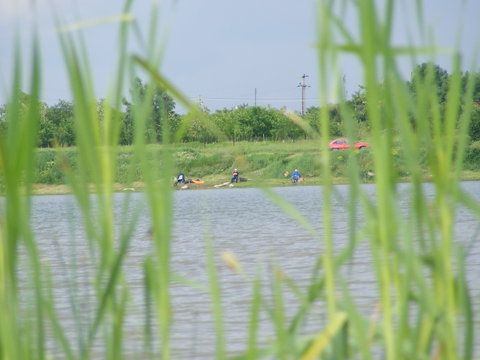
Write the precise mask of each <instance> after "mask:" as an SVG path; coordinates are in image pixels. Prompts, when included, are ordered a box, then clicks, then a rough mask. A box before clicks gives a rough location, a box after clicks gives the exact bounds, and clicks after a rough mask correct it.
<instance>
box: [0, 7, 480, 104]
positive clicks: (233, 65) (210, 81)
mask: <svg viewBox="0 0 480 360" xmlns="http://www.w3.org/2000/svg"><path fill="white" fill-rule="evenodd" d="M379 3H380V1H379ZM415 3H416V0H399V1H397V4H398V6H397V10H396V21H395V24H396V26H395V33H394V39H395V42H396V43H397V44H398V45H407V44H408V41H409V40H408V39H409V34H410V36H412V37H413V38H417V36H416V27H415V24H416V20H415V17H414V16H412V14H413V11H412V10H413V9H414V7H415ZM35 7H36V8H33V7H32V4H31V0H0V42H1V44H2V50H1V51H0V104H1V103H4V102H5V101H6V96H7V94H8V92H9V88H10V85H9V84H10V82H11V73H12V71H11V70H12V58H13V52H14V51H13V50H14V45H13V44H14V37H15V33H16V32H19V33H20V39H21V41H20V43H21V46H20V48H21V50H22V52H23V53H24V55H25V56H24V57H28V48H29V41H28V34H29V33H30V31H31V28H32V25H31V24H32V23H33V22H36V23H37V24H38V28H39V29H40V37H41V44H42V58H43V69H44V72H43V74H44V75H43V99H44V100H45V101H46V102H48V103H50V104H53V103H55V102H56V101H57V100H58V99H70V91H69V87H68V82H67V79H66V76H65V71H64V64H63V59H62V56H61V54H60V50H59V46H58V37H57V34H56V31H55V27H54V25H53V21H52V8H53V9H55V11H56V12H57V14H58V15H59V16H60V18H61V19H62V20H63V21H64V22H66V23H70V22H73V21H79V20H92V19H94V18H98V17H108V16H112V15H116V14H119V13H120V12H121V8H122V2H121V1H119V0H102V1H100V0H77V1H74V0H50V1H47V0H37V1H36V6H35ZM160 8H161V14H162V15H161V26H160V32H161V34H163V35H165V36H163V35H162V36H160V38H166V39H167V40H166V43H165V56H164V58H163V63H162V66H161V69H162V71H163V73H164V74H165V75H166V76H167V77H168V78H169V79H170V80H171V81H172V82H173V83H174V84H176V85H177V86H178V87H179V88H180V89H181V90H183V91H184V93H185V94H187V96H189V97H191V98H192V99H194V100H196V101H198V99H201V100H202V102H203V103H204V104H205V105H206V106H207V107H208V108H209V109H211V110H215V109H219V108H223V107H227V108H231V107H233V106H235V105H239V104H249V105H253V104H254V94H255V89H257V104H258V105H271V106H274V107H286V108H288V109H291V110H299V109H300V107H301V101H300V94H301V89H300V88H299V87H298V86H297V85H298V84H299V82H300V81H301V76H302V74H308V75H309V78H308V84H309V85H310V86H311V87H309V88H307V92H306V98H307V101H306V105H307V106H311V105H317V104H318V101H317V100H316V99H317V98H318V95H319V94H318V86H317V83H318V72H317V70H316V69H317V55H316V51H315V49H314V42H315V38H316V35H315V28H316V24H315V20H316V15H315V11H316V10H315V9H316V1H315V0H236V1H233V0H176V1H175V0H164V1H160ZM150 9H151V2H150V1H138V0H137V1H136V2H135V3H134V8H133V12H134V16H135V18H136V21H137V22H138V24H140V26H141V27H143V28H144V30H145V29H146V27H147V25H148V21H149V14H150V11H151V10H150ZM351 10H352V9H350V10H349V11H348V12H345V13H344V14H342V15H343V16H344V19H345V22H346V23H347V25H348V26H349V28H350V30H351V31H352V33H353V34H354V35H355V34H356V33H358V32H357V31H356V30H357V24H356V22H355V18H354V14H353V12H352V11H351ZM424 14H425V21H426V23H427V24H428V26H429V28H430V31H431V35H432V37H433V39H434V41H435V43H436V44H437V45H438V46H442V47H445V48H454V47H455V46H456V44H457V40H458V38H459V37H458V35H459V34H461V39H462V40H461V42H460V50H461V53H462V54H463V55H464V59H465V66H464V67H465V68H471V66H472V63H473V55H474V53H475V51H477V50H478V45H479V35H480V31H479V30H480V21H478V19H477V17H478V15H479V14H480V1H479V0H425V1H424ZM117 27H118V26H117V24H102V25H98V26H94V27H90V28H87V29H85V30H84V35H85V39H86V43H87V46H88V51H89V54H90V59H91V66H92V71H93V74H94V81H95V86H96V90H97V96H98V97H104V96H105V94H106V91H107V88H108V84H110V80H111V79H112V76H113V72H114V68H115V64H116V34H117ZM416 41H417V40H416ZM134 47H135V48H138V49H140V46H139V45H138V44H137V45H134ZM449 58H450V57H449V56H447V55H443V56H440V57H438V58H437V59H436V61H437V62H438V63H439V64H440V65H442V66H443V67H446V68H447V69H448V66H449ZM341 68H342V69H341V70H342V73H344V74H345V84H346V87H347V94H351V93H353V92H354V91H355V90H357V89H358V87H359V85H361V84H362V73H361V69H360V68H359V66H358V63H357V62H356V61H354V60H353V59H352V58H348V57H345V58H344V59H342V62H341ZM402 69H403V72H404V74H405V76H409V73H410V70H411V68H410V62H409V61H408V60H405V61H404V62H403V63H402ZM475 69H476V70H478V67H476V68H475ZM25 90H27V89H25Z"/></svg>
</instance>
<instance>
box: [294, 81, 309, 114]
mask: <svg viewBox="0 0 480 360" xmlns="http://www.w3.org/2000/svg"><path fill="white" fill-rule="evenodd" d="M307 77H308V75H305V74H303V75H302V82H300V83H298V85H297V87H300V88H302V116H303V115H305V88H307V87H310V85H307V84H306V83H305V79H306V78H307Z"/></svg>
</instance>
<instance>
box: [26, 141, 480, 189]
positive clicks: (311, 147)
mask: <svg viewBox="0 0 480 360" xmlns="http://www.w3.org/2000/svg"><path fill="white" fill-rule="evenodd" d="M162 147H163V145H150V146H149V151H148V152H149V153H150V155H151V156H152V157H153V158H156V157H157V156H158V154H159V153H160V152H161V150H162ZM171 148H172V153H173V160H174V167H175V170H176V172H183V173H184V174H185V175H186V177H187V178H192V179H196V178H200V179H202V180H204V181H205V187H210V186H213V185H214V184H218V183H223V182H226V181H228V180H229V179H230V174H231V172H232V170H233V168H238V169H239V170H240V172H241V176H242V177H245V178H247V179H249V180H250V181H247V182H246V183H241V184H238V186H260V185H262V186H282V185H286V184H290V182H289V179H290V178H289V175H290V173H291V172H292V171H293V170H294V169H295V168H297V169H299V170H300V172H301V173H302V175H303V176H304V178H305V184H320V183H321V166H320V159H321V156H320V152H321V150H320V149H321V147H320V144H319V143H318V142H317V141H315V140H305V141H284V142H271V141H263V142H237V143H235V144H233V143H216V144H199V143H185V144H173V145H171ZM333 155H334V156H332V159H331V169H332V175H333V178H334V181H335V182H337V183H344V182H347V181H348V180H347V178H348V174H347V171H348V158H349V156H355V157H356V158H357V161H358V164H359V172H360V174H359V175H360V178H361V179H363V180H364V181H365V182H368V181H371V180H373V175H374V171H373V158H372V152H371V150H370V149H363V150H361V151H353V152H350V151H336V152H334V153H333ZM392 155H393V156H394V159H395V167H396V170H397V176H398V180H399V181H408V178H409V172H408V169H407V167H406V166H405V163H404V157H403V154H402V151H401V150H400V148H399V147H395V148H392ZM426 157H427V155H426V154H425V159H426ZM159 167H161V164H159ZM76 168H77V150H76V148H74V147H71V148H59V149H38V151H37V165H36V170H35V177H34V179H35V181H34V182H35V184H37V185H36V186H35V187H34V191H35V193H40V194H46V193H65V192H69V188H68V186H65V185H66V184H67V183H68V180H67V175H66V174H67V173H68V172H69V171H72V172H75V171H76ZM426 168H427V167H425V169H426ZM430 176H431V174H429V172H428V171H427V170H425V172H424V178H425V180H429V178H430ZM463 178H464V179H465V180H474V179H480V142H475V143H472V144H471V145H470V146H469V148H468V150H467V152H466V158H465V166H464V172H463ZM143 181H144V179H143V176H142V172H141V171H140V169H139V165H138V164H136V160H135V159H134V155H133V149H132V147H129V146H124V147H120V149H119V151H118V155H117V164H116V173H115V179H114V182H115V183H116V184H117V187H116V189H117V190H118V191H121V190H124V189H125V188H127V189H134V190H142V189H143Z"/></svg>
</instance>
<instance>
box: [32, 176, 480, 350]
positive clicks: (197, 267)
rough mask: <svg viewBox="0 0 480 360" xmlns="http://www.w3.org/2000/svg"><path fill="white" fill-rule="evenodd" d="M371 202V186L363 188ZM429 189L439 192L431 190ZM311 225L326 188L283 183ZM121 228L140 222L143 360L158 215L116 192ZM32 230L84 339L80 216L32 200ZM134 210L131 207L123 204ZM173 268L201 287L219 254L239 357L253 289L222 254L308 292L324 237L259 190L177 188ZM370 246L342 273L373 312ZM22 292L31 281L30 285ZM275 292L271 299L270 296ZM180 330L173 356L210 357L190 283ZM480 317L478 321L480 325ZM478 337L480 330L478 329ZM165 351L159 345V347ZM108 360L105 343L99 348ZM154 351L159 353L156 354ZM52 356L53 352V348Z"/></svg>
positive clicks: (180, 291)
mask: <svg viewBox="0 0 480 360" xmlns="http://www.w3.org/2000/svg"><path fill="white" fill-rule="evenodd" d="M464 188H465V189H466V190H467V191H468V192H469V193H470V194H472V196H474V197H475V198H477V200H478V199H479V198H480V182H466V183H464ZM364 189H365V191H366V192H367V193H369V194H371V196H373V193H374V188H373V186H371V185H366V186H365V187H364ZM426 189H427V193H430V196H433V195H432V190H431V187H430V186H429V185H426ZM335 190H336V196H335V199H334V202H335V210H334V231H335V246H336V250H337V251H338V250H340V249H342V248H343V247H344V246H345V245H346V241H347V239H348V224H347V219H348V216H347V213H346V205H345V204H346V201H347V199H348V190H349V188H348V186H337V187H336V188H335ZM275 191H276V192H278V193H279V194H280V195H281V196H282V197H283V198H285V199H286V200H287V201H288V202H290V203H291V204H292V205H294V207H295V208H296V209H298V210H299V211H300V212H301V213H302V214H303V215H304V216H305V218H307V219H308V220H309V222H310V223H311V224H312V225H313V227H314V228H315V229H316V230H317V231H318V233H319V234H322V231H323V229H322V220H321V216H322V202H321V188H320V187H306V186H302V187H284V188H278V189H275ZM400 192H401V193H402V194H403V193H404V194H405V196H400V198H401V199H402V201H403V203H402V204H401V208H402V209H401V211H402V212H403V213H404V215H405V216H407V209H408V196H407V194H408V185H400ZM115 200H116V202H117V207H116V211H117V215H116V218H115V221H116V224H117V228H118V229H120V228H122V226H127V225H128V224H130V223H131V222H132V221H135V218H136V216H138V222H137V226H136V228H135V232H134V238H133V240H132V243H131V246H130V249H129V252H128V255H127V258H126V261H125V268H124V270H125V274H126V280H127V282H128V284H129V287H130V293H129V300H130V303H131V306H130V311H129V315H128V316H127V319H126V334H128V336H127V341H126V348H125V353H126V354H128V355H129V356H130V357H132V358H138V356H140V355H139V354H141V353H142V351H143V350H144V349H145V346H144V339H143V337H144V336H143V333H144V327H145V322H146V317H147V315H146V312H145V300H144V299H145V297H144V293H143V281H144V280H143V271H142V266H143V264H144V261H145V258H146V257H147V256H149V255H150V254H151V252H152V244H151V241H150V239H149V237H148V229H149V227H150V218H149V215H148V210H147V206H146V202H145V199H144V196H143V194H141V193H133V194H117V195H116V197H115ZM33 205H34V206H33V228H34V231H35V235H36V238H37V241H38V243H39V248H40V251H41V254H42V261H43V262H44V263H47V264H48V266H49V267H50V269H51V271H52V277H53V284H54V295H55V297H56V300H57V308H58V311H59V313H60V314H61V317H62V320H63V321H64V324H65V331H66V333H67V336H69V337H71V338H75V339H82V337H84V336H85V333H86V328H85V324H86V322H87V321H91V319H92V318H93V314H94V309H95V297H94V294H93V290H92V286H91V284H92V272H91V264H92V262H91V254H90V253H89V250H88V246H87V243H86V240H85V237H84V232H83V230H82V228H83V226H82V222H81V215H80V213H79V211H78V209H77V207H76V205H75V202H74V199H73V197H71V196H40V197H35V198H34V200H33ZM126 205H128V207H127V209H126V210H125V206H126ZM362 218H363V216H362V214H361V212H360V213H359V214H358V222H359V224H360V225H362V224H363V220H362ZM174 219H175V220H174V239H173V244H172V246H173V248H172V251H173V257H172V267H173V270H174V271H175V272H176V273H178V274H179V275H182V276H184V277H187V278H189V279H192V280H193V281H194V282H196V283H197V284H200V285H206V284H207V275H206V272H205V270H204V269H205V251H204V248H205V234H208V235H209V236H211V238H212V239H213V242H214V248H215V254H216V258H217V259H218V269H219V273H220V278H221V286H222V296H223V303H224V310H225V329H226V337H227V344H228V350H229V352H231V353H235V352H237V351H239V350H241V349H243V348H244V347H245V337H246V336H245V335H246V329H247V328H248V316H249V308H250V304H249V299H250V296H251V289H250V285H249V284H248V283H247V282H246V281H245V280H243V279H242V278H241V277H240V276H238V275H237V274H234V273H232V271H231V270H230V269H228V268H227V266H225V265H224V264H223V263H222V262H221V260H220V255H221V253H222V252H224V251H230V252H232V253H234V254H235V255H236V256H237V258H238V260H239V261H240V262H241V264H242V265H243V267H244V269H245V271H246V272H247V274H249V276H252V277H253V276H254V275H255V273H256V272H257V271H261V272H262V277H263V279H265V280H267V281H268V278H269V276H270V274H271V269H272V267H274V266H278V267H280V268H281V269H282V271H283V272H284V273H285V274H286V275H288V276H289V277H291V278H292V279H294V280H295V281H296V282H297V284H299V286H300V287H301V288H304V287H305V286H306V285H307V284H308V282H309V279H310V277H311V273H312V268H313V265H314V261H315V258H316V255H317V254H319V253H321V252H322V244H321V241H319V240H318V239H316V238H314V237H312V236H311V235H310V234H309V232H308V231H306V230H305V229H303V228H302V227H301V226H299V225H298V224H297V223H296V222H295V221H293V220H291V219H290V218H289V217H288V216H287V215H285V214H284V213H283V212H282V211H280V210H279V209H278V208H277V207H276V206H274V205H272V204H271V203H270V202H269V200H267V199H266V198H265V197H264V195H263V193H262V192H261V191H260V190H257V189H224V190H203V191H177V192H175V206H174ZM478 224H479V221H478V220H477V219H475V218H474V217H473V216H472V215H471V214H470V213H469V212H467V211H466V210H464V209H460V210H459V211H458V218H457V220H456V235H457V239H458V240H457V241H458V242H461V243H465V244H467V243H468V244H470V243H472V244H473V245H472V246H471V248H470V253H469V257H468V277H469V279H470V286H471V288H472V295H473V298H474V301H475V304H476V307H477V313H478V308H479V307H480V306H479V298H480V287H479V282H478V280H477V281H475V279H478V278H479V277H480V246H479V241H478V234H477V233H476V231H477V229H478ZM370 262H371V259H370V255H369V250H368V244H367V242H366V241H363V242H362V243H361V244H360V245H359V246H358V248H357V250H356V252H355V256H354V257H353V259H352V261H351V262H350V263H349V264H348V266H346V267H345V268H344V270H343V271H342V275H343V277H344V279H345V281H346V282H347V283H348V285H349V288H350V290H351V291H352V294H353V296H354V298H355V301H356V303H357V304H358V306H359V307H360V308H361V309H362V311H363V312H365V314H372V313H373V312H374V311H375V306H376V304H377V303H378V298H377V292H376V287H375V282H374V280H373V273H372V269H371V266H370ZM24 287H25V288H28V287H29V284H28V282H27V281H26V280H25V283H24ZM269 292H270V288H269V287H268V286H265V287H264V288H263V293H264V294H265V295H267V296H268V294H269ZM172 296H173V308H174V327H173V332H172V337H173V339H172V342H173V348H174V349H173V351H174V353H175V358H178V359H193V358H195V359H203V358H205V359H209V358H212V357H213V356H212V354H213V351H214V344H215V334H214V328H213V321H212V316H211V311H210V310H211V309H210V304H209V301H208V295H207V294H206V293H205V292H203V291H201V290H199V289H196V288H192V287H189V286H187V285H184V284H178V283H177V284H174V285H173V286H172ZM297 306H298V301H297V299H296V298H295V297H294V296H293V295H292V294H286V308H287V312H288V313H289V314H290V315H291V314H293V313H294V312H295V310H296V308H297ZM323 309H324V307H323V304H322V303H321V302H319V303H318V304H317V306H316V307H315V310H314V312H313V314H312V316H311V317H310V318H309V321H308V323H306V324H305V327H304V328H303V331H304V332H306V333H307V332H313V331H319V329H321V327H322V325H323V324H324V312H323ZM478 328H479V326H478V318H477V329H478ZM260 331H261V332H260V333H261V334H262V339H263V340H265V341H267V340H268V338H269V336H271V335H272V329H271V327H270V325H268V321H266V319H263V320H262V321H261V323H260ZM477 331H478V330H477ZM154 347H155V348H157V347H158V342H157V343H156V344H155V345H154ZM97 349H98V355H99V357H101V345H100V344H97ZM154 350H155V349H154ZM52 351H54V346H52Z"/></svg>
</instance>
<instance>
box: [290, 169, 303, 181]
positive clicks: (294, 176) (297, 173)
mask: <svg viewBox="0 0 480 360" xmlns="http://www.w3.org/2000/svg"><path fill="white" fill-rule="evenodd" d="M301 178H302V174H300V171H298V169H295V171H294V172H293V173H292V182H293V183H294V184H296V183H297V182H298V181H299V180H300V179H301Z"/></svg>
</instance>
